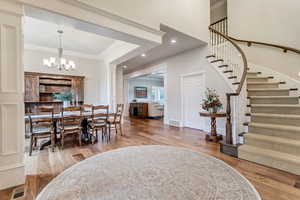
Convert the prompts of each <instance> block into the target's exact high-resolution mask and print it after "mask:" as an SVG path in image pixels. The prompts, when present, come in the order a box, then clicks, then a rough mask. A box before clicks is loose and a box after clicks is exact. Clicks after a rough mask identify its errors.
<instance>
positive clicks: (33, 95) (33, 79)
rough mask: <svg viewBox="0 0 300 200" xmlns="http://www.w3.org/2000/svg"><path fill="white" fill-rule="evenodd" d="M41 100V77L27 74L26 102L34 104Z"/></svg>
mask: <svg viewBox="0 0 300 200" xmlns="http://www.w3.org/2000/svg"><path fill="white" fill-rule="evenodd" d="M39 100H40V93H39V77H38V76H35V75H30V74H25V96H24V101H25V102H30V101H31V102H34V101H39Z"/></svg>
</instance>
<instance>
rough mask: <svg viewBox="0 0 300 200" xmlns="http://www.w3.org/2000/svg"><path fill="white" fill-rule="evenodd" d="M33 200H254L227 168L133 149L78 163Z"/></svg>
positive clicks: (178, 153) (173, 150) (202, 157)
mask: <svg viewBox="0 0 300 200" xmlns="http://www.w3.org/2000/svg"><path fill="white" fill-rule="evenodd" d="M37 199H38V200H260V199H261V198H260V196H259V194H258V193H257V191H256V190H255V188H254V187H253V186H252V185H251V184H250V182H249V181H247V179H246V178H244V177H243V176H242V175H241V174H239V173H238V172H237V171H236V170H234V169H233V168H231V167H230V166H229V165H227V164H226V163H224V162H223V161H220V160H218V159H216V158H214V157H211V156H209V155H206V154H203V153H199V152H195V151H191V150H188V149H184V148H178V147H171V146H136V147H126V148H121V149H117V150H113V151H108V152H105V153H102V154H99V155H96V156H94V157H91V158H89V159H87V160H84V161H82V162H80V163H78V164H76V165H74V166H73V167H71V168H69V169H67V170H66V171H64V172H63V173H62V174H60V175H59V176H57V177H56V178H55V179H53V180H52V181H51V182H50V183H49V184H48V185H47V186H46V187H45V188H44V190H43V191H42V192H41V193H40V195H39V196H38V198H37Z"/></svg>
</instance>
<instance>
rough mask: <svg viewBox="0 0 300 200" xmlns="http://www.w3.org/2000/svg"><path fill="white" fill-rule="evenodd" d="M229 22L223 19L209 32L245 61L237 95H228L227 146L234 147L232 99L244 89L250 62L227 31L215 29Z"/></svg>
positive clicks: (210, 28)
mask: <svg viewBox="0 0 300 200" xmlns="http://www.w3.org/2000/svg"><path fill="white" fill-rule="evenodd" d="M223 21H224V22H226V21H227V18H223V19H221V20H219V21H217V22H215V23H213V24H212V25H210V26H209V30H210V31H211V32H212V33H215V34H216V35H217V36H218V37H222V38H223V39H225V40H227V41H228V42H230V43H231V44H232V45H233V46H234V48H235V49H236V50H237V51H238V53H239V54H240V56H241V58H242V61H243V69H242V70H243V73H242V76H241V79H240V81H239V83H240V84H239V86H238V88H237V89H236V91H235V93H227V94H226V96H227V106H226V139H225V141H226V144H229V145H232V143H233V141H232V140H233V138H232V123H231V103H230V102H231V97H232V96H239V95H240V93H241V91H242V88H243V86H244V84H245V80H246V75H247V69H248V61H247V58H246V55H245V53H244V52H243V50H242V49H241V47H239V45H238V44H237V43H236V42H235V41H234V40H233V39H232V38H230V37H228V36H227V29H225V30H223V31H224V33H222V32H220V31H218V30H216V29H215V28H214V26H215V25H217V24H218V23H223Z"/></svg>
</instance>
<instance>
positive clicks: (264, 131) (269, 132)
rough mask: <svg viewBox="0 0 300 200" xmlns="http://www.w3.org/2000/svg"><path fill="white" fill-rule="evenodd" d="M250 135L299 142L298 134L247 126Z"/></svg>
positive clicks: (299, 133) (299, 135)
mask: <svg viewBox="0 0 300 200" xmlns="http://www.w3.org/2000/svg"><path fill="white" fill-rule="evenodd" d="M249 132H250V133H256V134H261V135H268V136H275V137H284V138H288V139H295V140H300V132H297V131H291V130H289V131H286V130H278V129H270V128H262V127H254V126H249Z"/></svg>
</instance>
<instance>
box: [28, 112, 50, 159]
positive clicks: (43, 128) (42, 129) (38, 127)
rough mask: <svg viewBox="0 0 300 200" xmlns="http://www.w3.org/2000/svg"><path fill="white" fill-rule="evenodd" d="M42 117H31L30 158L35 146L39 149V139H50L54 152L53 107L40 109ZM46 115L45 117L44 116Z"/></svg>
mask: <svg viewBox="0 0 300 200" xmlns="http://www.w3.org/2000/svg"><path fill="white" fill-rule="evenodd" d="M39 114H40V116H31V115H29V123H30V144H29V145H30V146H29V156H31V155H32V149H33V146H34V147H37V140H38V139H45V138H49V140H50V141H51V149H52V151H54V146H55V141H54V134H55V131H54V124H53V123H54V120H53V116H54V109H53V107H39ZM43 115H44V116H43Z"/></svg>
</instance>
